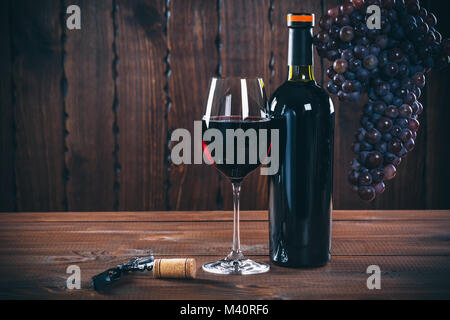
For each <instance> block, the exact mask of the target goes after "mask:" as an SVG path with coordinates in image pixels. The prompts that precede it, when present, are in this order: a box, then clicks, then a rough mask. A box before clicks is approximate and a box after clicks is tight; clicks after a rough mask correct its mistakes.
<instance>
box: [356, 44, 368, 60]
mask: <svg viewBox="0 0 450 320" xmlns="http://www.w3.org/2000/svg"><path fill="white" fill-rule="evenodd" d="M367 54H368V50H367V47H365V46H363V45H359V44H358V45H356V46H355V47H354V48H353V55H354V56H355V57H356V58H358V59H363V58H365V57H366V56H367Z"/></svg>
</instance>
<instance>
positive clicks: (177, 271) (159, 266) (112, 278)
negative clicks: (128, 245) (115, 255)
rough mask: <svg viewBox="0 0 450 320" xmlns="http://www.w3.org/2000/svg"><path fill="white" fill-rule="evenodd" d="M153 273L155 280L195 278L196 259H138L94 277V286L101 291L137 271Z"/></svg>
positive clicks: (149, 257) (148, 257)
mask: <svg viewBox="0 0 450 320" xmlns="http://www.w3.org/2000/svg"><path fill="white" fill-rule="evenodd" d="M146 270H147V271H152V272H153V277H154V278H195V274H196V264H195V259H190V258H182V259H155V258H154V256H153V255H149V256H144V257H136V258H133V259H131V260H130V261H128V262H125V263H122V264H119V265H117V266H116V267H115V268H110V269H108V270H106V271H103V272H102V273H99V274H97V275H96V276H94V277H92V286H93V288H94V289H95V290H97V291H101V290H103V289H104V288H106V287H107V286H109V285H110V284H112V283H113V282H116V281H118V280H120V279H121V278H122V275H124V274H127V273H130V272H135V271H140V272H143V271H146Z"/></svg>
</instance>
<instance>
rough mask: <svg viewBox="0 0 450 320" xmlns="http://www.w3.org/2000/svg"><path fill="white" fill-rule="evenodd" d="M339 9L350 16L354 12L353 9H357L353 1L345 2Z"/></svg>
mask: <svg viewBox="0 0 450 320" xmlns="http://www.w3.org/2000/svg"><path fill="white" fill-rule="evenodd" d="M339 10H340V12H341V14H343V15H347V16H349V15H351V14H352V13H353V11H355V7H354V5H353V4H352V3H351V2H344V3H343V4H341V6H340V7H339Z"/></svg>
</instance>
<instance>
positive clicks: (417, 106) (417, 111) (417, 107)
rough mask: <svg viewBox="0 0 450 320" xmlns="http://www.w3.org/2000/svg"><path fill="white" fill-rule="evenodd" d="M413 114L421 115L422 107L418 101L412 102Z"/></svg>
mask: <svg viewBox="0 0 450 320" xmlns="http://www.w3.org/2000/svg"><path fill="white" fill-rule="evenodd" d="M412 109H413V113H414V114H415V115H418V116H419V115H421V114H422V112H423V105H422V104H421V103H420V102H419V101H414V103H413V105H412Z"/></svg>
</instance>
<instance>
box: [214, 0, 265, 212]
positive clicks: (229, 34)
mask: <svg viewBox="0 0 450 320" xmlns="http://www.w3.org/2000/svg"><path fill="white" fill-rule="evenodd" d="M269 5H270V1H269V0H248V1H240V0H224V1H223V4H222V6H223V7H222V9H221V13H220V14H221V20H222V30H223V31H222V32H223V35H224V36H223V49H222V61H223V76H236V77H262V78H263V79H268V77H269V72H270V70H269V68H268V66H267V65H266V63H265V62H267V60H268V59H267V58H266V57H267V56H269V55H270V50H268V48H266V46H265V43H266V39H267V33H268V32H269V23H268V20H267V19H268V18H267V15H268V12H269ZM249 14H251V17H252V18H251V19H249V18H248V17H249ZM266 94H267V95H269V92H266ZM267 185H268V183H267V177H266V176H262V175H260V171H259V169H257V170H255V171H253V172H252V173H250V174H249V175H248V176H247V177H246V178H245V180H244V182H243V184H242V191H241V209H243V210H258V209H264V208H267V203H268V202H267V201H268V200H267V199H268V188H267ZM221 190H222V198H223V202H224V209H226V210H230V209H232V208H233V204H232V188H231V184H230V181H229V180H228V179H226V178H223V179H222V181H221Z"/></svg>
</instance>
